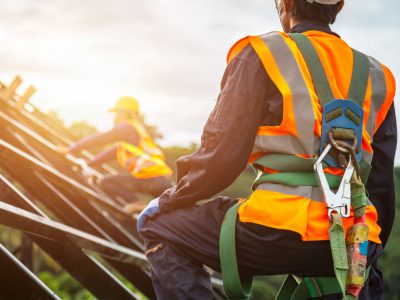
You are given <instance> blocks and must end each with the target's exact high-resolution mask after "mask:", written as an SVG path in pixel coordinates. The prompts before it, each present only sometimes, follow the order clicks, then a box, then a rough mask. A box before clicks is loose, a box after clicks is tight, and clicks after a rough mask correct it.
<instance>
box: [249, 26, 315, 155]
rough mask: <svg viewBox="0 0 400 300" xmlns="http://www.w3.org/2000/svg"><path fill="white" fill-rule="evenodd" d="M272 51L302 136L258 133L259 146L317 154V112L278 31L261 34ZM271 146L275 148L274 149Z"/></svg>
mask: <svg viewBox="0 0 400 300" xmlns="http://www.w3.org/2000/svg"><path fill="white" fill-rule="evenodd" d="M261 39H262V40H263V41H264V43H265V44H266V46H267V47H268V48H269V50H270V51H271V53H272V56H273V57H274V59H275V62H276V64H277V66H278V68H279V71H280V72H281V74H282V76H283V78H284V79H285V81H286V83H287V84H288V86H289V88H290V90H291V93H292V96H293V101H292V103H293V111H294V117H295V122H296V126H297V132H298V134H299V139H296V138H295V137H291V136H284V137H282V136H262V135H260V136H257V138H256V145H257V146H259V147H261V148H264V150H267V151H278V152H280V153H294V154H307V155H313V154H314V149H313V148H314V138H315V137H314V111H313V108H312V102H311V101H312V99H311V96H310V93H309V91H308V88H307V85H306V83H305V81H304V78H303V74H302V73H301V71H300V68H299V66H298V64H297V61H296V59H295V58H294V56H293V53H292V51H291V50H290V48H289V46H288V45H287V44H286V42H285V40H284V38H283V37H282V36H281V35H280V34H279V33H277V32H272V33H269V34H265V35H262V36H261ZM270 147H272V148H274V149H271V148H270Z"/></svg>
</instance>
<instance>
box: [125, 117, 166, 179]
mask: <svg viewBox="0 0 400 300" xmlns="http://www.w3.org/2000/svg"><path fill="white" fill-rule="evenodd" d="M128 123H129V124H130V125H131V126H132V127H133V128H134V129H135V131H136V133H137V135H138V137H139V142H138V145H137V146H135V145H132V144H130V143H127V142H120V143H119V144H118V149H117V160H118V162H119V163H120V165H121V166H122V167H124V168H128V169H129V172H130V173H131V175H132V176H133V177H135V178H139V179H148V178H154V177H159V176H167V175H171V174H172V170H171V168H170V167H168V165H167V164H166V163H165V157H164V154H163V153H162V151H161V150H160V148H159V147H158V146H157V145H156V144H155V143H154V141H153V139H152V138H151V137H150V135H149V134H148V133H147V131H146V129H145V127H144V126H143V124H141V123H140V122H138V121H135V120H129V121H128Z"/></svg>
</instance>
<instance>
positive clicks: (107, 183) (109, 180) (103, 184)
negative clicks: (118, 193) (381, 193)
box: [99, 176, 116, 192]
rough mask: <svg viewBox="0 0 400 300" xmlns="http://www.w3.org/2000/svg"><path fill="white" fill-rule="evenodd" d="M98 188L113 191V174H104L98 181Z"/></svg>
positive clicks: (114, 186)
mask: <svg viewBox="0 0 400 300" xmlns="http://www.w3.org/2000/svg"><path fill="white" fill-rule="evenodd" d="M99 186H100V188H101V189H102V190H103V191H105V192H109V191H114V189H115V188H116V182H115V178H113V176H104V177H103V178H102V179H101V180H100V182H99Z"/></svg>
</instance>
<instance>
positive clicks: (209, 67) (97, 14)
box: [0, 0, 400, 163]
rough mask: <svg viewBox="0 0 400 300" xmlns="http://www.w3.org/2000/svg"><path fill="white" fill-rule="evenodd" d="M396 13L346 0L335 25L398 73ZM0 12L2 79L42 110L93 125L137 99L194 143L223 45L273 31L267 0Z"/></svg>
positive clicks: (2, 7) (81, 4)
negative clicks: (29, 94) (28, 93)
mask: <svg viewBox="0 0 400 300" xmlns="http://www.w3.org/2000/svg"><path fill="white" fill-rule="evenodd" d="M398 11H399V8H398V0H380V1H378V0H368V1H366V0H347V3H346V6H345V9H344V11H343V12H342V13H341V15H340V16H339V18H338V20H337V24H335V25H334V26H333V29H334V30H335V31H336V32H338V33H339V34H340V35H341V36H342V37H343V38H344V39H345V40H346V41H347V42H348V43H349V44H350V45H351V46H352V47H354V48H357V49H359V50H361V51H363V52H366V53H368V54H370V55H372V56H374V57H376V58H377V59H378V60H380V61H381V62H383V63H384V64H386V65H387V66H389V68H391V69H392V71H393V73H394V74H395V76H396V77H397V78H400V58H399V53H400V39H399V37H400V18H399V17H398ZM0 12H1V16H0V39H1V41H2V45H1V51H0V80H1V81H3V82H5V83H9V82H10V81H11V80H12V78H13V77H14V75H15V74H20V75H21V76H22V77H23V79H24V84H25V87H26V86H27V85H28V84H33V85H35V86H36V87H37V89H38V92H37V93H36V94H35V95H34V97H33V99H32V101H33V102H34V103H35V104H36V105H38V106H39V107H40V108H42V109H44V110H49V109H52V110H56V111H58V112H59V113H60V115H61V116H62V117H63V118H64V119H65V120H67V122H72V121H75V120H86V121H88V122H89V123H91V124H94V125H96V126H97V127H98V128H99V129H100V130H104V129H106V128H107V127H109V126H111V124H112V116H111V115H109V114H107V113H106V110H107V108H109V107H111V106H112V105H113V104H114V102H115V100H116V99H117V98H118V97H119V96H121V95H132V96H135V97H137V98H138V99H139V100H140V102H141V106H142V110H143V111H144V113H145V115H146V116H147V119H148V120H149V122H150V123H152V124H155V125H157V126H158V127H159V128H160V131H161V132H162V133H163V134H164V136H165V139H164V141H162V144H164V145H172V144H181V145H187V144H189V143H190V142H199V141H200V135H201V130H202V127H203V125H204V123H205V121H206V119H207V116H208V114H209V113H210V111H211V109H212V108H213V106H214V103H215V99H216V98H217V96H218V91H219V84H220V80H221V78H222V74H223V72H224V68H225V57H226V53H227V51H228V50H229V48H230V46H231V45H232V44H233V43H234V42H235V41H236V40H238V39H239V38H241V37H243V36H246V35H249V34H252V35H255V34H261V33H264V32H268V31H272V30H276V29H280V24H279V21H278V17H277V15H276V11H275V8H274V4H273V0H252V1H249V0H246V1H244V0H218V1H216V0H201V1H198V0H146V1H143V0H141V1H139V0H113V1H104V0H103V1H100V0H85V1H80V0H79V1H78V0H13V1H1V2H0ZM23 90H24V87H22V88H21V92H22V91H23ZM397 99H398V97H397ZM398 162H399V163H400V160H398Z"/></svg>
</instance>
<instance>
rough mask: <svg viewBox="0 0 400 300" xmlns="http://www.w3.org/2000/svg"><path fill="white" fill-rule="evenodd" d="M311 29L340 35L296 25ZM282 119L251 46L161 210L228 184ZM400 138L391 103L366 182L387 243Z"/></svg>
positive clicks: (233, 66) (234, 66) (277, 97)
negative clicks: (263, 134) (265, 129)
mask: <svg viewBox="0 0 400 300" xmlns="http://www.w3.org/2000/svg"><path fill="white" fill-rule="evenodd" d="M308 30H319V31H324V32H328V33H331V34H334V35H337V34H335V33H333V32H332V31H331V30H330V28H329V26H327V25H323V24H320V23H312V22H303V23H301V24H299V25H297V26H295V27H294V28H292V30H291V31H292V32H304V31H308ZM281 119H282V96H281V94H280V92H279V91H278V89H277V87H276V86H275V85H274V84H273V83H272V81H271V79H270V78H269V76H268V74H267V73H266V72H265V69H264V67H263V65H262V63H261V61H260V59H259V57H258V56H257V54H256V53H255V51H254V50H253V48H252V47H251V46H247V47H246V48H245V49H244V50H243V51H242V52H241V53H240V54H238V55H237V56H236V57H235V58H234V59H233V60H232V61H231V62H230V64H229V65H228V67H227V68H226V70H225V73H224V76H223V79H222V84H221V93H220V95H219V97H218V101H217V103H216V106H215V108H214V110H213V111H212V113H211V115H210V116H209V118H208V120H207V123H206V125H205V127H204V130H203V134H202V138H201V145H200V148H199V149H198V151H197V152H195V153H194V154H192V155H188V156H184V157H181V158H179V159H178V160H177V185H176V186H174V187H172V188H171V189H169V190H167V191H165V192H164V193H163V194H162V195H161V197H160V200H159V203H160V209H161V211H164V212H167V211H171V210H174V209H177V208H180V207H185V206H188V205H191V204H193V203H195V202H197V201H199V200H202V199H207V198H210V197H211V196H213V195H215V194H216V193H218V192H220V191H222V190H223V189H225V188H227V187H228V186H229V185H230V184H231V183H232V182H233V181H234V180H235V179H236V178H237V176H239V174H240V173H241V172H242V171H243V169H244V168H245V167H246V164H247V160H248V158H249V155H250V154H251V151H252V147H253V145H254V141H255V138H256V134H257V130H258V127H259V126H261V125H270V126H271V125H278V124H280V122H281ZM396 143H397V130H396V118H395V113H394V107H392V108H391V109H390V111H389V113H388V115H387V117H386V119H385V121H384V122H383V124H382V125H381V127H380V129H379V130H378V131H377V133H376V134H375V136H374V142H373V145H372V147H373V150H374V156H373V161H372V171H371V174H370V178H369V181H368V184H367V190H368V192H369V196H370V199H371V201H372V202H373V204H374V205H375V207H376V208H377V210H378V215H379V220H378V222H379V225H380V226H381V227H382V233H381V239H382V242H383V244H385V243H386V241H387V238H388V236H389V233H390V230H391V228H392V225H393V221H394V211H395V194H394V180H393V164H394V155H395V151H396Z"/></svg>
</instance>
